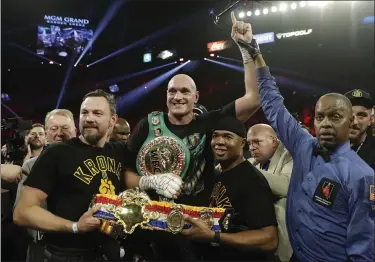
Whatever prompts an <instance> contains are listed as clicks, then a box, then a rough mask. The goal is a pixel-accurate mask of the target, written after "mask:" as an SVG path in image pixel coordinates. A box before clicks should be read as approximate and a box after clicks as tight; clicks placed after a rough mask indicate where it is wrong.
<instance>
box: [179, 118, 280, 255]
mask: <svg viewBox="0 0 375 262" xmlns="http://www.w3.org/2000/svg"><path fill="white" fill-rule="evenodd" d="M245 138H246V129H245V127H244V125H243V124H242V123H241V122H240V121H238V120H237V119H235V118H233V117H226V118H223V119H221V120H220V121H219V122H218V123H217V124H216V126H215V128H214V132H213V135H212V141H211V147H212V151H213V154H214V156H215V159H216V160H217V161H218V162H219V164H220V166H221V169H222V173H221V174H220V175H219V177H218V179H217V182H216V184H215V187H214V189H213V191H212V194H211V198H210V199H211V204H210V207H220V208H230V209H233V211H234V212H233V215H232V218H231V222H230V223H229V225H230V226H229V228H228V232H227V233H219V232H213V231H211V229H210V228H208V227H207V225H206V224H205V223H204V222H203V221H202V220H195V219H193V218H191V217H189V216H186V217H185V221H187V222H188V223H191V224H192V225H193V227H192V228H190V229H185V230H183V232H182V233H183V234H184V235H185V236H187V237H188V238H189V239H192V240H199V241H203V242H208V243H209V242H211V243H213V244H214V245H210V246H201V248H202V250H203V259H205V260H237V261H238V260H241V261H254V260H255V261H262V260H267V259H270V258H272V256H273V253H274V251H275V250H276V248H277V246H278V236H277V222H276V216H275V210H274V206H273V196H272V192H271V189H270V187H269V185H268V183H267V181H266V180H265V178H264V177H263V176H262V174H261V173H260V172H259V171H258V170H257V169H256V168H255V167H254V166H252V165H251V164H250V163H249V162H248V161H246V159H245V158H244V156H243V148H244V146H245V144H246V139H245Z"/></svg>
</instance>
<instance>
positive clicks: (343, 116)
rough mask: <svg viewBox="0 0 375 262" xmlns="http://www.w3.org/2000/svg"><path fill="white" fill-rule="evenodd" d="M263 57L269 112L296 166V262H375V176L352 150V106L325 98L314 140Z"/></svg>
mask: <svg viewBox="0 0 375 262" xmlns="http://www.w3.org/2000/svg"><path fill="white" fill-rule="evenodd" d="M249 50H251V48H250V47H249ZM257 54H258V55H257V56H256V58H254V61H255V65H256V68H257V78H258V83H259V95H260V98H261V105H262V109H263V112H264V114H265V116H266V118H267V121H268V123H269V124H270V125H271V126H272V128H273V129H274V130H275V131H276V133H277V136H278V137H279V139H280V140H281V141H282V143H283V144H284V145H285V147H286V148H287V149H288V151H289V152H290V154H291V155H292V157H293V161H294V164H293V171H292V175H291V179H290V183H289V190H288V198H287V208H286V213H287V214H286V221H287V228H288V235H289V240H290V243H291V246H292V248H293V256H292V258H291V260H292V261H374V258H375V257H374V217H375V199H374V194H375V192H374V191H375V185H374V170H373V169H371V168H370V167H369V165H367V164H366V163H365V162H364V161H363V160H362V159H361V158H360V157H359V156H358V155H357V154H356V153H355V152H354V151H353V150H352V149H351V148H350V142H349V130H350V126H351V123H352V122H353V117H352V104H351V103H350V101H349V99H348V98H347V97H345V96H344V95H341V94H337V93H330V94H326V95H324V96H322V97H320V98H319V100H318V102H317V104H316V106H315V116H314V128H315V130H316V137H313V136H312V135H310V134H309V133H308V132H306V131H305V130H304V129H303V128H302V127H301V125H300V124H299V123H298V122H297V120H296V119H295V118H294V117H293V116H292V115H291V114H290V113H289V112H288V110H287V109H286V107H285V105H284V99H283V97H282V96H281V94H280V90H279V88H278V86H277V84H276V82H275V80H274V78H273V77H272V76H271V73H270V70H269V68H268V67H267V66H266V63H265V61H264V59H263V57H262V55H261V54H260V50H259V47H258V49H257ZM328 73H329V72H328Z"/></svg>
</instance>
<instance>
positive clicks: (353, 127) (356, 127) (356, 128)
mask: <svg viewBox="0 0 375 262" xmlns="http://www.w3.org/2000/svg"><path fill="white" fill-rule="evenodd" d="M350 128H351V129H354V130H358V131H360V130H361V128H360V127H359V126H357V125H353V126H351V127H350Z"/></svg>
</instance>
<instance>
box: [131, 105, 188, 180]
mask: <svg viewBox="0 0 375 262" xmlns="http://www.w3.org/2000/svg"><path fill="white" fill-rule="evenodd" d="M148 123H149V128H148V129H149V132H148V137H147V139H146V141H145V142H144V144H143V145H142V147H141V149H140V150H139V153H138V156H137V163H136V164H137V170H138V173H139V174H141V175H145V176H150V175H156V174H165V173H173V174H175V175H177V176H180V177H181V178H182V179H183V178H184V177H185V175H186V173H187V170H188V168H189V163H190V151H189V149H188V148H187V146H186V145H185V144H184V142H183V141H182V140H181V139H180V138H179V137H177V136H176V135H175V134H173V133H172V132H171V131H170V130H169V129H168V128H167V126H166V125H165V122H164V115H163V113H162V112H152V113H151V114H149V115H148Z"/></svg>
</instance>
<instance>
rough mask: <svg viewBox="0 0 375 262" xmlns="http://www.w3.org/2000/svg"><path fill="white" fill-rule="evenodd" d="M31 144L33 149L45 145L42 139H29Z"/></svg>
mask: <svg viewBox="0 0 375 262" xmlns="http://www.w3.org/2000/svg"><path fill="white" fill-rule="evenodd" d="M29 145H30V149H31V150H38V149H40V148H42V147H43V143H42V142H41V141H40V140H38V141H30V140H29Z"/></svg>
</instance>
